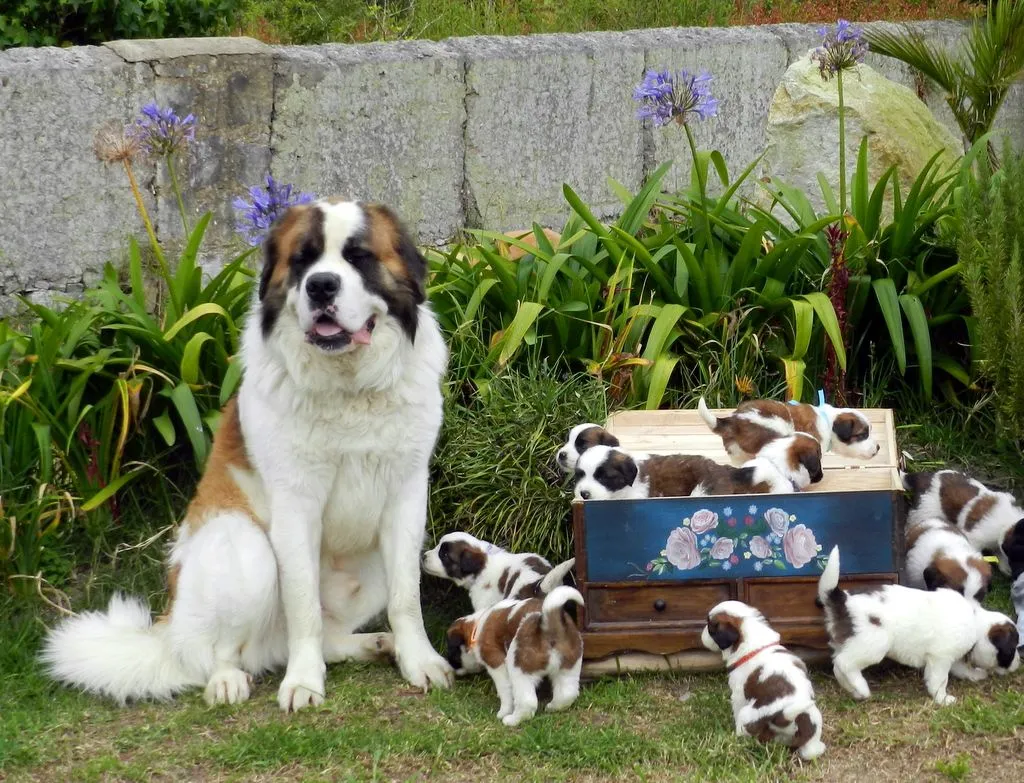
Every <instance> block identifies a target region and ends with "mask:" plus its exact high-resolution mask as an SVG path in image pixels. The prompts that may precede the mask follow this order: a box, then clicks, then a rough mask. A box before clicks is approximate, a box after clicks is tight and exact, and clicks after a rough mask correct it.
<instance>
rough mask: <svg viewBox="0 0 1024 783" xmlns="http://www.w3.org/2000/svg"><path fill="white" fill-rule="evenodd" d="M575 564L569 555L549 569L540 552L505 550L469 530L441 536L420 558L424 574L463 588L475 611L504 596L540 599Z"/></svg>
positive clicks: (548, 564) (561, 580) (553, 587)
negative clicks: (516, 552) (566, 558)
mask: <svg viewBox="0 0 1024 783" xmlns="http://www.w3.org/2000/svg"><path fill="white" fill-rule="evenodd" d="M575 564H576V559H575V558H573V559H570V560H566V561H565V562H564V563H560V564H559V565H557V566H555V567H554V568H552V566H551V563H549V562H548V561H547V560H545V559H544V558H543V557H541V556H540V555H534V554H514V553H512V552H506V551H505V550H504V549H502V548H501V547H499V546H495V545H494V544H491V543H489V542H487V541H481V540H480V539H479V538H475V537H474V536H471V535H470V534H469V533H448V534H447V535H445V536H442V537H441V540H440V541H438V543H437V546H436V547H434V548H433V549H430V550H428V551H426V552H424V553H423V555H422V557H421V558H420V565H421V567H422V568H423V571H424V572H425V573H428V574H430V575H431V576H437V577H440V578H441V579H448V580H450V581H452V582H454V583H455V584H457V585H458V586H459V587H462V588H464V589H465V590H467V591H468V592H469V600H470V603H471V604H472V605H473V611H475V612H479V611H480V610H481V609H487V608H488V607H491V606H494V605H495V604H496V603H498V602H499V601H502V600H505V599H506V598H512V599H515V600H524V599H526V598H543V597H544V596H545V595H547V594H548V593H550V592H551V591H552V590H554V589H555V588H556V587H558V586H559V585H560V584H562V582H563V581H565V577H566V575H567V574H568V573H569V571H570V570H571V569H572V567H573V566H574V565H575Z"/></svg>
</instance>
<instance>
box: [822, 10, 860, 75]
mask: <svg viewBox="0 0 1024 783" xmlns="http://www.w3.org/2000/svg"><path fill="white" fill-rule="evenodd" d="M818 34H819V35H820V36H821V37H822V42H821V46H819V47H818V48H817V49H815V50H814V51H813V52H812V53H811V60H812V61H813V62H816V63H817V64H818V70H819V71H820V72H821V78H822V79H824V80H825V81H828V80H829V79H831V78H832V77H833V76H835V75H836V74H838V73H839V72H840V71H848V70H850V69H851V68H853V67H854V66H856V65H859V64H860V63H862V62H864V57H865V56H866V55H867V53H868V44H867V41H865V40H864V31H863V30H861V29H860V28H859V27H854V26H853V25H852V24H850V23H849V22H848V21H846V20H845V19H840V20H839V21H838V22H837V23H836V26H835V29H829V28H828V27H822V28H821V29H819V30H818Z"/></svg>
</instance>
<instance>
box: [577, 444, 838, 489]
mask: <svg viewBox="0 0 1024 783" xmlns="http://www.w3.org/2000/svg"><path fill="white" fill-rule="evenodd" d="M800 441H801V442H800V443H799V444H797V445H798V446H799V449H796V448H795V449H794V453H793V455H792V456H793V458H794V459H796V460H797V461H796V462H791V461H790V459H789V457H788V456H787V457H786V458H785V459H784V460H783V462H784V464H785V465H786V466H787V469H786V470H785V471H782V470H780V469H779V467H778V465H777V464H776V463H775V462H773V461H771V460H768V459H765V458H758V459H754V460H751V461H750V462H748V463H747V464H746V465H744V466H743V467H742V468H734V467H732V466H731V465H719V464H718V463H717V462H715V461H714V460H711V459H708V458H707V457H700V456H690V455H684V454H671V455H667V456H660V455H653V456H652V455H648V454H628V453H626V452H625V451H623V450H622V449H616V448H610V447H608V446H594V447H593V448H590V449H588V450H587V451H586V452H584V454H583V455H582V456H581V457H580V459H579V463H578V464H577V465H576V488H575V497H576V499H577V500H608V499H613V498H614V499H624V498H649V497H650V498H661V497H689V496H691V495H697V496H701V495H747V494H768V493H770V494H787V493H792V492H793V491H794V490H795V489H803V488H804V487H806V486H807V485H808V484H810V483H811V482H812V481H820V480H821V475H822V474H821V451H820V449H819V448H818V444H817V441H815V440H814V439H813V438H809V437H807V436H803V437H802V438H801V439H800ZM798 451H799V453H797V452H798Z"/></svg>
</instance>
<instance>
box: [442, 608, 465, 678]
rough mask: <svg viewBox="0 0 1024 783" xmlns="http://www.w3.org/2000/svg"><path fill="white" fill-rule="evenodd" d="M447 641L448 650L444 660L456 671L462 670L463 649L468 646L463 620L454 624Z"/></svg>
mask: <svg viewBox="0 0 1024 783" xmlns="http://www.w3.org/2000/svg"><path fill="white" fill-rule="evenodd" d="M445 641H446V643H447V645H448V649H447V651H446V652H445V656H444V658H445V660H446V661H448V663H449V665H450V666H451V667H452V668H453V669H455V671H458V670H459V669H461V668H462V648H463V646H464V645H465V644H466V630H465V623H464V622H463V621H462V620H456V621H455V622H454V623H453V624H452V627H451V628H449V629H448V635H447V637H446V639H445Z"/></svg>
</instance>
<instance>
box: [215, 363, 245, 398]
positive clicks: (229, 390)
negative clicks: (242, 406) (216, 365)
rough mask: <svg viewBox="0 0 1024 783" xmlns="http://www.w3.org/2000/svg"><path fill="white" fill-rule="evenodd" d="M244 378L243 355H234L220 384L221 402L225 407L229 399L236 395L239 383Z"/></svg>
mask: <svg viewBox="0 0 1024 783" xmlns="http://www.w3.org/2000/svg"><path fill="white" fill-rule="evenodd" d="M241 380H242V357H241V356H237V355H236V356H234V357H232V359H231V361H230V362H228V368H227V370H225V371H224V380H223V381H221V384H220V395H219V402H220V406H221V407H222V408H223V407H224V406H225V405H226V404H227V402H228V400H230V399H231V397H232V396H233V395H234V393H235V390H236V389H237V388H238V384H239V383H240V382H241Z"/></svg>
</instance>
